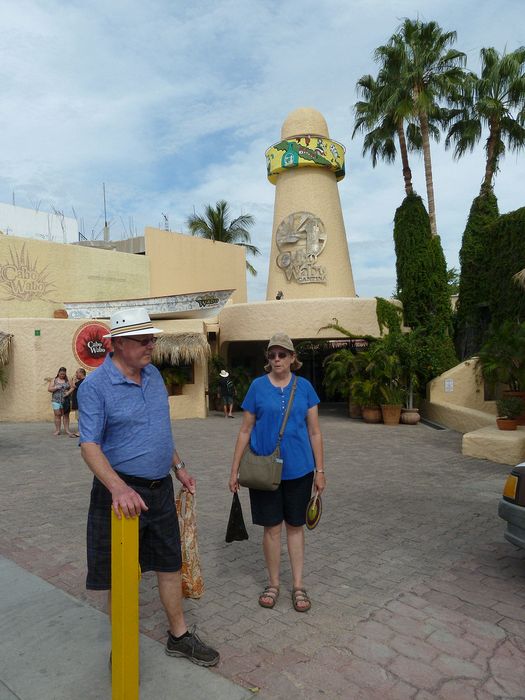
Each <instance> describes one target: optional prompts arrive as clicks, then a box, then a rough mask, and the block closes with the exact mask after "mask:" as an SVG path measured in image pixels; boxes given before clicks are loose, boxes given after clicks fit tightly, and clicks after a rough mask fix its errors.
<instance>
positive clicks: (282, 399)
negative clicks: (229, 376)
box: [242, 375, 319, 479]
mask: <svg viewBox="0 0 525 700" xmlns="http://www.w3.org/2000/svg"><path fill="white" fill-rule="evenodd" d="M294 376H295V375H292V378H291V379H290V382H289V384H288V385H287V386H285V387H283V388H282V389H281V388H280V387H276V386H274V385H273V384H272V383H271V382H270V379H269V377H268V375H265V376H263V377H258V378H257V379H255V380H254V381H253V382H252V383H251V385H250V388H249V389H248V393H247V394H246V396H245V398H244V401H243V402H242V408H243V410H245V411H249V412H250V413H252V414H253V415H254V416H255V425H254V426H253V430H252V433H251V436H250V447H251V448H252V450H253V451H254V452H255V454H258V455H269V454H271V453H272V452H273V451H274V449H275V447H276V445H277V439H278V437H279V430H280V428H281V424H282V422H283V418H284V414H285V413H286V407H287V405H288V399H289V398H290V392H291V390H292V384H293V379H294ZM318 403H319V397H318V396H317V394H316V392H315V389H314V388H313V386H312V385H311V384H310V382H309V381H308V380H307V379H304V377H297V388H296V390H295V397H294V401H293V404H292V408H291V410H290V415H289V416H288V422H287V423H286V427H285V429H284V434H283V438H282V441H281V457H282V459H283V473H282V478H283V479H298V478H299V477H301V476H304V475H305V474H309V473H310V472H311V471H313V470H314V469H315V460H314V455H313V452H312V446H311V444H310V436H309V435H308V426H307V423H306V415H307V413H308V409H310V408H312V406H316V405H317V404H318Z"/></svg>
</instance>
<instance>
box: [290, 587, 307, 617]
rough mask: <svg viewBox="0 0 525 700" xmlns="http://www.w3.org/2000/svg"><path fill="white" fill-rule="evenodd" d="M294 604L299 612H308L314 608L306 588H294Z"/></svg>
mask: <svg viewBox="0 0 525 700" xmlns="http://www.w3.org/2000/svg"><path fill="white" fill-rule="evenodd" d="M292 603H293V607H294V610H296V611H297V612H308V610H310V608H311V607H312V602H311V600H310V598H309V597H308V594H307V592H306V590H305V589H304V588H292ZM300 603H302V605H300Z"/></svg>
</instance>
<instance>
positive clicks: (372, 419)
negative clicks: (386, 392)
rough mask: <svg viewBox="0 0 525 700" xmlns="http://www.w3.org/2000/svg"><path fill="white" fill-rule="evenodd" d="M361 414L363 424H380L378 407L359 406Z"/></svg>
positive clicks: (380, 418)
mask: <svg viewBox="0 0 525 700" xmlns="http://www.w3.org/2000/svg"><path fill="white" fill-rule="evenodd" d="M361 414H362V416H363V420H364V421H365V423H381V421H382V415H381V409H380V408H379V406H361Z"/></svg>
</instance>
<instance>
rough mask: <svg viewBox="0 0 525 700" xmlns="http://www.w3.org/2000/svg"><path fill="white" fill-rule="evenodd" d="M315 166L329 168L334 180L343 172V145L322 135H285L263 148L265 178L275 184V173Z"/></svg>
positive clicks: (339, 178)
mask: <svg viewBox="0 0 525 700" xmlns="http://www.w3.org/2000/svg"><path fill="white" fill-rule="evenodd" d="M311 166H318V167H321V168H329V169H330V170H332V171H333V172H334V173H335V177H336V180H338V181H339V180H342V179H343V178H344V176H345V147H344V146H343V145H342V144H340V143H337V141H332V140H331V139H328V138H325V137H323V136H312V135H308V134H305V135H302V136H296V137H294V138H293V139H292V138H290V139H284V140H283V141H279V143H276V144H274V145H273V146H270V148H269V149H268V150H267V151H266V170H267V173H268V179H269V180H270V182H272V183H273V184H275V183H276V182H277V175H279V173H282V172H284V171H285V170H289V169H290V168H304V167H311Z"/></svg>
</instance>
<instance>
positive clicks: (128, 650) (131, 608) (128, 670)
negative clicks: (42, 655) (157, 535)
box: [111, 509, 139, 700]
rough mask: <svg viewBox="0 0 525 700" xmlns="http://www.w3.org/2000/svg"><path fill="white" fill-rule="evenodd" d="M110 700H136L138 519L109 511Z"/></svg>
mask: <svg viewBox="0 0 525 700" xmlns="http://www.w3.org/2000/svg"><path fill="white" fill-rule="evenodd" d="M111 647H112V671H111V675H112V678H111V683H112V694H111V697H112V700H138V698H139V519H138V517H135V518H129V519H127V518H125V517H124V516H122V517H121V519H120V520H119V519H118V518H117V516H116V515H115V513H114V511H113V509H112V510H111Z"/></svg>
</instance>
